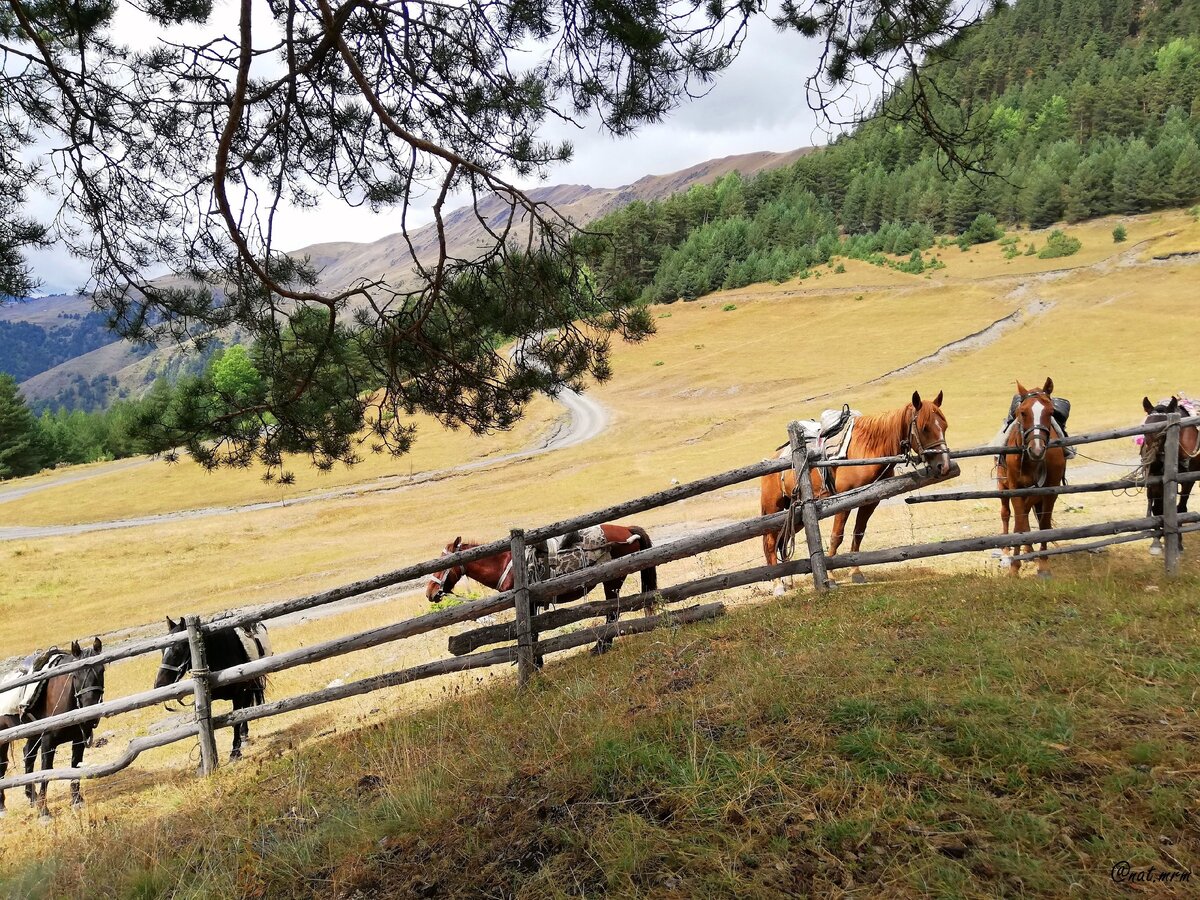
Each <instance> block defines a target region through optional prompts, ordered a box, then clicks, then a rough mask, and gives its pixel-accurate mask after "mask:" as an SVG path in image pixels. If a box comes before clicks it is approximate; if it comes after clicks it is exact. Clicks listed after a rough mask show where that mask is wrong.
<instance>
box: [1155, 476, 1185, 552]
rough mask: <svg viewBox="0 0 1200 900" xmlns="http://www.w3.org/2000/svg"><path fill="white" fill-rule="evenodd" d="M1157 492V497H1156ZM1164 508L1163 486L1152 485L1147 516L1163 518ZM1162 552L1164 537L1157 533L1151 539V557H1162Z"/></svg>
mask: <svg viewBox="0 0 1200 900" xmlns="http://www.w3.org/2000/svg"><path fill="white" fill-rule="evenodd" d="M1188 487H1191V484H1190V483H1189V484H1188ZM1156 491H1157V496H1155V493H1156ZM1162 507H1163V495H1162V486H1161V485H1151V486H1150V487H1148V488H1146V515H1147V516H1161V515H1162ZM1162 552H1163V551H1162V537H1161V536H1160V535H1159V534H1157V533H1156V534H1155V535H1154V537H1153V538H1151V539H1150V555H1151V556H1162Z"/></svg>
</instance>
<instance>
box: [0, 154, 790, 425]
mask: <svg viewBox="0 0 1200 900" xmlns="http://www.w3.org/2000/svg"><path fill="white" fill-rule="evenodd" d="M811 150H812V148H809V147H802V148H800V149H797V150H791V151H788V152H785V153H772V152H769V151H763V152H759V153H744V154H741V155H737V156H726V157H723V158H721V159H711V160H708V161H706V162H702V163H698V164H696V165H694V166H690V167H689V168H686V169H681V170H680V171H678V172H671V173H668V174H666V175H647V176H645V177H644V178H639V179H638V180H637V181H635V182H634V183H633V184H627V185H624V186H623V187H618V188H593V187H589V186H588V185H579V184H565V185H548V186H546V187H539V188H534V189H533V190H531V191H530V194H531V196H533V197H534V199H536V200H540V201H544V202H547V203H550V204H552V205H553V206H554V207H555V208H556V209H558V211H559V212H560V213H562V214H563V215H564V216H566V217H568V218H569V219H570V220H571V221H573V222H575V223H576V224H579V225H583V224H586V223H588V222H591V221H593V220H595V219H597V218H599V217H600V216H603V215H605V214H607V213H610V212H612V211H613V210H616V209H619V208H620V207H622V206H624V205H626V204H628V203H630V202H631V201H633V200H657V199H662V198H664V197H668V196H670V195H671V194H673V193H676V192H679V191H683V190H687V189H688V188H689V187H691V186H692V185H694V184H708V183H711V182H713V181H715V180H716V179H718V178H720V177H721V176H722V175H726V174H728V173H730V172H741V173H742V174H743V175H745V176H747V177H749V176H751V175H754V174H757V173H759V172H764V171H767V170H768V169H776V168H779V167H781V166H787V165H790V164H791V163H793V162H795V161H796V160H797V159H799V158H800V157H802V156H804V155H805V154H807V153H810V152H811ZM481 210H482V211H483V212H484V214H485V215H487V216H489V217H492V218H493V219H496V218H498V217H500V216H502V215H504V213H505V212H506V207H504V206H503V205H502V204H501V203H499V202H498V201H491V202H489V203H488V204H486V205H482V204H481ZM446 224H447V231H448V234H449V237H450V244H451V247H452V248H453V249H454V250H455V251H457V252H460V253H464V254H465V253H469V252H470V251H471V250H473V249H477V248H479V247H480V246H482V245H483V243H484V241H485V240H486V237H487V236H486V232H485V231H484V229H483V228H482V227H481V226H480V225H479V223H478V221H476V218H475V215H474V213H473V212H472V211H471V210H469V209H467V208H465V207H464V208H461V209H457V210H454V211H453V212H451V213H450V214H449V215H448V216H447V218H446ZM436 235H437V232H436V229H435V228H434V227H433V226H432V225H428V226H426V227H424V228H422V229H419V230H418V231H416V232H415V233H414V235H413V243H414V246H415V247H416V248H417V252H418V253H419V254H422V255H423V256H429V255H432V254H433V253H434V247H435V241H436ZM295 252H296V254H297V255H307V256H309V257H310V258H311V259H312V261H313V263H314V264H315V265H316V266H317V267H318V268H319V269H320V270H322V281H323V283H324V285H325V286H326V287H339V286H342V285H345V284H348V283H349V282H351V281H353V280H355V279H357V278H362V277H372V276H380V275H388V276H391V277H396V276H401V275H403V274H404V273H405V272H407V270H408V268H409V263H408V249H407V246H406V244H405V242H404V238H403V237H402V236H401V235H399V234H393V235H388V236H387V237H384V238H380V239H379V240H377V241H373V242H371V243H366V244H364V243H354V242H351V241H334V242H328V243H322V244H313V245H311V246H309V247H304V248H302V249H300V250H297V251H295ZM91 310H92V306H91V302H90V301H89V300H88V299H87V298H86V297H69V296H53V297H42V298H37V299H34V300H28V301H24V302H21V303H10V304H5V305H2V306H0V323H30V324H34V325H38V326H39V327H41V328H45V329H59V328H78V327H79V326H80V325H81V323H82V322H83V320H84V318H85V317H87V315H88V313H89V312H91ZM0 339H2V338H0ZM81 349H84V348H83V347H81ZM3 350H4V348H3V347H0V359H2V358H3ZM86 350H87V351H88V352H84V353H81V354H79V355H76V356H72V357H70V358H66V359H61V360H59V359H56V360H54V362H55V363H56V364H55V365H53V366H51V367H48V368H47V367H42V368H38V369H37V373H36V374H34V375H31V376H29V377H28V378H27V380H25V381H23V382H22V384H21V389H22V391H23V392H24V394H25V396H26V398H27V399H28V400H30V401H31V402H32V403H35V404H38V405H46V404H49V405H56V404H59V403H61V404H64V405H67V406H72V407H74V406H85V407H94V406H96V405H102V404H103V403H104V402H106V401H109V400H112V399H113V398H115V397H117V396H120V395H122V394H134V395H136V394H138V393H140V392H141V391H143V390H145V389H146V388H147V387H149V385H150V384H152V383H153V381H154V379H155V378H156V377H159V376H166V377H171V375H173V374H174V373H175V372H176V371H177V369H178V360H176V359H175V358H174V355H173V351H171V350H169V349H165V348H164V349H162V350H158V351H154V352H153V353H150V352H149V351H146V350H136V349H134V348H133V347H132V346H131V345H129V344H127V343H125V342H124V341H112V342H108V343H103V344H102V345H98V344H96V343H95V342H94V341H92V342H90V343H89V344H88V345H87V347H86ZM2 369H3V366H2V365H0V370H2Z"/></svg>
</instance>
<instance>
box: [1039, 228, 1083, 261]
mask: <svg viewBox="0 0 1200 900" xmlns="http://www.w3.org/2000/svg"><path fill="white" fill-rule="evenodd" d="M1082 246H1083V244H1082V243H1080V241H1079V239H1078V238H1073V237H1071V236H1070V235H1069V234H1067V233H1066V232H1064V231H1060V230H1059V229H1057V228H1055V229H1054V230H1053V231H1052V232H1050V237H1048V238H1046V246H1045V247H1043V248H1042V250H1041V252H1040V253H1039V254H1038V259H1057V258H1058V257H1060V256H1072V255H1074V254H1075V253H1077V252H1079V248H1080V247H1082Z"/></svg>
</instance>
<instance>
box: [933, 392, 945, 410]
mask: <svg viewBox="0 0 1200 900" xmlns="http://www.w3.org/2000/svg"><path fill="white" fill-rule="evenodd" d="M944 393H945V392H944V391H938V395H937V396H936V397H934V398H933V405H934V406H936V407H938V408H939V409H941V406H942V394H944Z"/></svg>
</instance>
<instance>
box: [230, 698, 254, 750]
mask: <svg viewBox="0 0 1200 900" xmlns="http://www.w3.org/2000/svg"><path fill="white" fill-rule="evenodd" d="M246 699H247V697H246V694H238V695H237V697H236V698H235V699H234V701H233V711H234V712H237V711H238V710H239V709H242V708H244V707H246V706H249V705H251V704H249V703H246V702H245V701H246ZM242 724H243V723H240V722H239V723H238V724H237V725H234V726H233V749H232V750H230V751H229V761H230V762H237V761H238V760H239V759H241V758H242Z"/></svg>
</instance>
